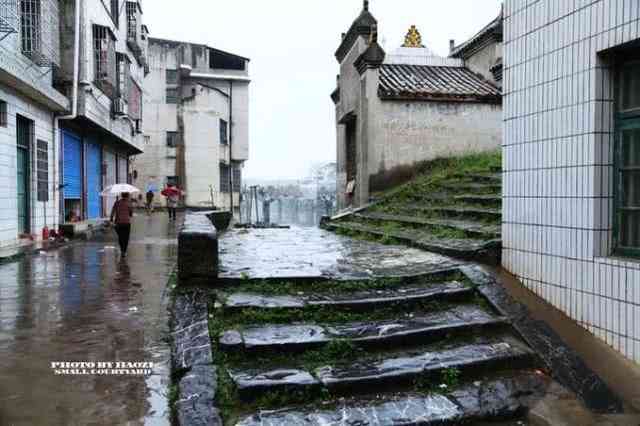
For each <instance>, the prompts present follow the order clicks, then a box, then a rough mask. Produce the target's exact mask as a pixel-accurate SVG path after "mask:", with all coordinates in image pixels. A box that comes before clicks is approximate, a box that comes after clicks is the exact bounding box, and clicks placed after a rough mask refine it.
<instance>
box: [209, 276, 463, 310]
mask: <svg viewBox="0 0 640 426" xmlns="http://www.w3.org/2000/svg"><path fill="white" fill-rule="evenodd" d="M473 294H474V290H473V288H471V287H469V286H468V285H467V284H465V283H462V282H459V281H448V282H438V283H425V284H412V285H398V286H396V287H394V288H388V289H384V290H370V291H356V292H346V293H340V294H331V293H330V294H322V293H310V294H308V295H300V296H284V295H274V296H269V295H261V294H254V293H232V294H229V295H224V294H221V295H220V296H219V301H221V303H222V306H223V307H224V309H225V312H229V311H231V312H233V311H238V310H242V309H247V308H251V309H304V308H307V307H315V306H325V307H329V308H339V309H346V310H352V311H369V310H373V309H376V308H384V307H387V306H391V305H397V304H399V303H402V304H403V305H406V306H407V307H409V306H411V305H412V304H416V303H427V302H432V301H460V300H464V299H466V298H468V297H470V296H472V295H473Z"/></svg>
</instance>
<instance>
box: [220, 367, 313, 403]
mask: <svg viewBox="0 0 640 426" xmlns="http://www.w3.org/2000/svg"><path fill="white" fill-rule="evenodd" d="M229 374H230V376H231V379H232V380H233V382H234V383H235V385H236V388H237V390H238V393H239V395H240V398H242V399H248V398H251V397H254V396H256V395H259V394H260V393H261V392H264V391H269V392H274V391H292V390H297V389H309V388H313V387H318V386H320V382H319V381H318V379H316V378H314V377H313V376H312V375H311V374H309V373H308V372H306V371H302V370H295V369H291V370H286V369H281V370H273V371H268V372H251V371H230V372H229Z"/></svg>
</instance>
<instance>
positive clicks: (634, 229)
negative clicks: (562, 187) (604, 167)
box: [614, 61, 640, 257]
mask: <svg viewBox="0 0 640 426" xmlns="http://www.w3.org/2000/svg"><path fill="white" fill-rule="evenodd" d="M617 88H618V96H617V97H618V99H617V106H618V107H617V113H616V126H617V130H616V134H617V137H616V158H615V167H616V173H615V180H616V182H615V189H616V191H615V203H616V213H615V219H614V242H615V253H616V254H619V255H623V256H637V257H640V61H634V62H627V63H624V64H622V65H621V67H620V69H619V70H618V82H617Z"/></svg>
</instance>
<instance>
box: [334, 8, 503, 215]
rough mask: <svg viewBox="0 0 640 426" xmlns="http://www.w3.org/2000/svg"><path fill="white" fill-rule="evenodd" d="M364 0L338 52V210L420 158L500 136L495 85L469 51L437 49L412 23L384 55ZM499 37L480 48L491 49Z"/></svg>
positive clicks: (487, 144) (363, 199)
mask: <svg viewBox="0 0 640 426" xmlns="http://www.w3.org/2000/svg"><path fill="white" fill-rule="evenodd" d="M364 3H365V6H364V9H363V10H362V12H361V14H360V15H359V16H358V18H356V20H355V21H354V23H353V24H352V26H351V28H350V29H349V31H348V32H347V33H345V34H343V37H342V42H341V44H340V46H339V48H338V50H337V51H336V58H337V60H338V62H339V64H340V74H339V75H338V87H337V89H336V90H335V91H334V92H333V94H332V96H331V97H332V99H333V101H334V103H335V106H336V127H337V129H336V130H337V159H338V175H337V201H338V208H339V209H345V208H348V207H358V206H362V205H364V204H366V203H368V202H369V199H370V196H371V194H372V193H374V192H376V191H381V190H384V189H387V188H388V187H391V186H394V185H397V184H399V183H401V182H403V181H405V180H407V179H409V178H410V177H411V176H412V175H413V171H414V170H415V169H416V167H418V166H420V165H421V164H422V163H424V162H426V161H430V160H434V159H436V158H439V157H450V156H456V155H462V154H467V153H472V152H482V151H488V150H495V149H499V147H500V145H501V142H502V125H501V114H502V108H501V94H500V90H499V88H498V87H497V86H496V85H495V84H494V83H492V82H491V81H489V80H488V79H486V78H485V77H483V76H482V75H481V74H478V73H477V72H475V71H472V70H471V69H470V68H468V67H467V66H465V62H472V61H473V58H474V53H473V52H470V51H468V50H465V48H464V47H461V48H460V49H459V50H458V53H459V54H460V55H462V54H463V53H464V54H465V55H464V59H463V58H462V56H461V57H440V56H437V55H435V54H434V53H433V52H431V51H430V50H429V49H428V48H426V47H425V46H423V45H422V40H421V37H420V34H419V32H418V31H417V29H416V28H415V27H412V28H411V29H410V30H409V32H408V34H407V36H406V40H405V43H404V45H403V46H402V47H400V48H398V49H397V50H395V51H393V52H391V53H390V54H387V53H386V52H385V51H384V50H383V49H382V47H381V46H380V45H379V44H378V42H377V21H376V19H375V18H374V17H373V15H372V14H371V13H370V12H369V8H368V2H367V1H365V2H364ZM497 43H498V41H493V42H492V43H487V44H486V45H485V46H484V47H485V48H487V49H489V48H491V47H493V49H494V50H493V51H494V53H495V52H496V51H497V50H496V49H497V48H496V46H495V45H496V44H497ZM469 45H470V44H469ZM478 51H480V52H484V51H483V50H482V49H480V50H476V52H478ZM491 65H492V66H494V65H495V62H493V63H492V64H491Z"/></svg>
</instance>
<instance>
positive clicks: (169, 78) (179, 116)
mask: <svg viewBox="0 0 640 426" xmlns="http://www.w3.org/2000/svg"><path fill="white" fill-rule="evenodd" d="M149 65H150V71H151V72H150V73H149V75H148V76H147V77H146V78H145V81H144V89H145V93H146V94H147V96H146V97H145V106H144V137H145V146H144V154H143V155H140V156H138V157H136V159H135V164H134V166H133V170H134V175H135V180H134V183H135V184H136V185H138V186H140V187H141V188H144V189H145V191H147V190H149V189H151V190H152V191H154V192H155V193H156V202H157V203H158V204H160V205H161V204H162V201H161V199H160V198H161V197H159V196H158V195H159V194H158V191H160V190H161V189H162V187H164V186H165V185H166V184H167V183H174V184H177V185H178V186H179V187H181V189H182V190H183V191H184V192H185V195H184V200H183V201H184V205H185V206H186V207H189V208H212V207H213V206H215V207H217V208H224V209H231V208H233V210H234V212H235V213H236V214H239V209H240V189H241V183H242V168H243V165H244V162H245V161H246V160H248V158H249V84H250V79H249V59H247V58H243V57H241V56H237V55H233V54H230V53H227V52H223V51H221V50H218V49H214V48H211V47H208V46H204V45H198V44H192V43H184V42H179V41H171V40H162V39H154V38H151V39H149Z"/></svg>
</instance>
